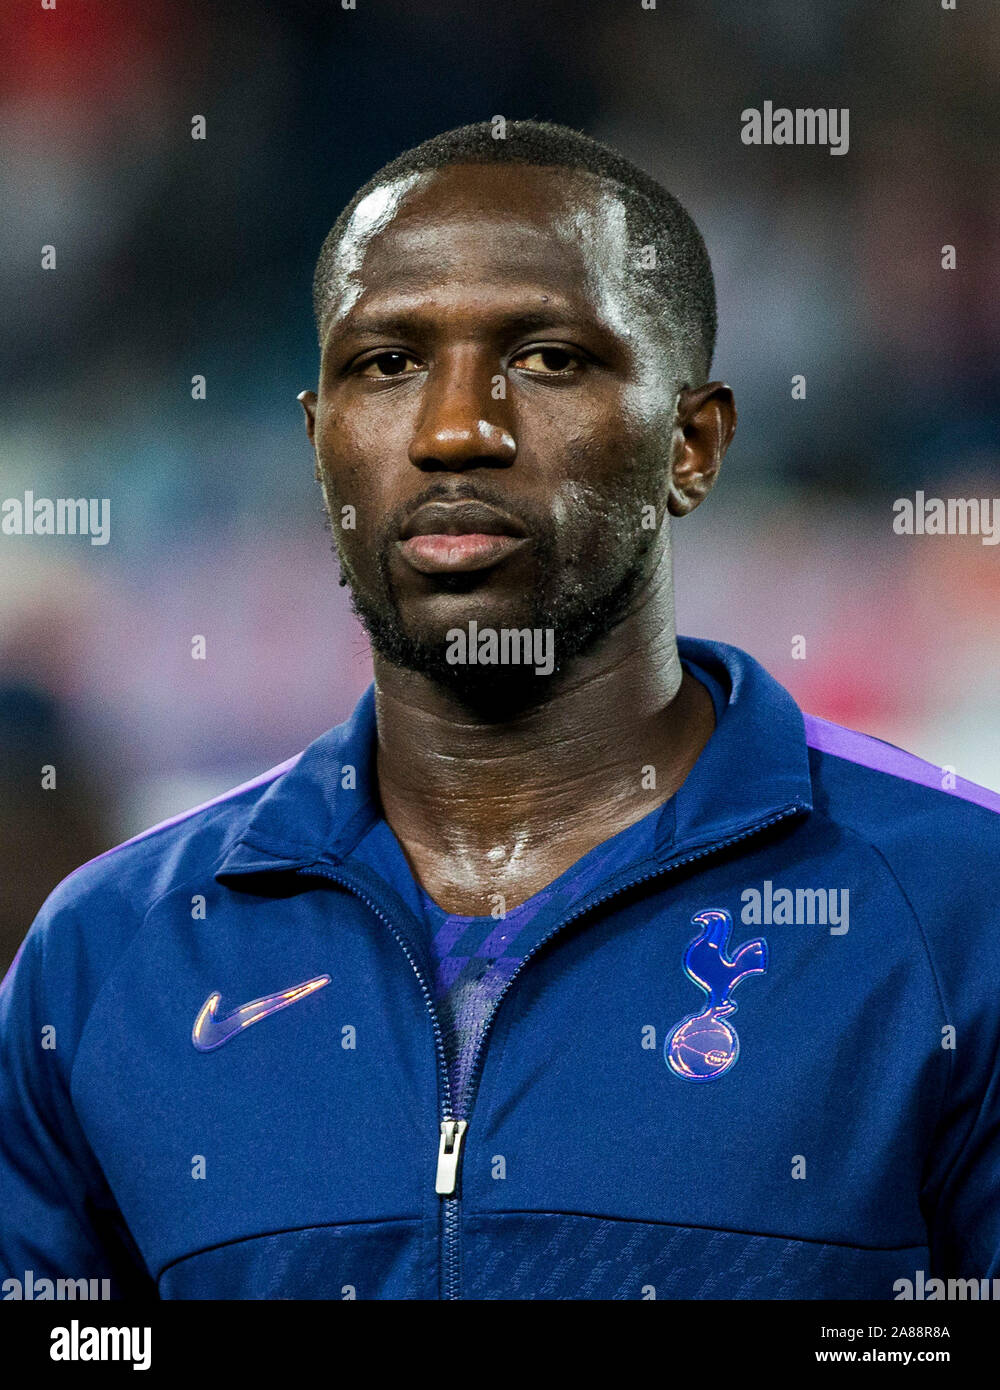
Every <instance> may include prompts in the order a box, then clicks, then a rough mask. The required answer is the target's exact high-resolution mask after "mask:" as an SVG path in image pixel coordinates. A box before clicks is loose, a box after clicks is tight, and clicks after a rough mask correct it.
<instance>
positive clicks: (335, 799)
mask: <svg viewBox="0 0 1000 1390" xmlns="http://www.w3.org/2000/svg"><path fill="white" fill-rule="evenodd" d="M497 135H499V136H501V137H502V138H494V136H497ZM315 303H316V310H317V316H318V322H319V329H320V341H321V347H322V361H321V369H320V380H319V386H318V391H316V392H311V391H308V392H303V394H302V396H301V400H302V403H303V406H304V409H305V414H306V422H307V428H308V433H309V437H310V439H311V441H312V443H313V445H314V448H315V456H316V468H317V476H318V478H319V480H320V482H321V484H322V488H323V493H324V497H325V500H326V505H327V509H328V513H329V518H330V523H331V528H332V530H333V534H334V537H335V542H336V547H337V550H338V553H339V558H340V564H341V568H342V574H343V576H344V579H345V581H346V582H347V583H348V584H349V585H350V587H351V591H352V595H353V600H354V603H355V606H356V609H357V611H358V613H359V615H360V616H361V618H362V620H363V621H364V623H365V624H366V626H367V629H368V631H369V633H370V635H371V639H372V645H373V650H374V663H375V680H374V685H373V687H372V688H370V689H369V691H368V692H367V693H366V694H365V696H364V697H363V699H362V700H361V702H360V703H359V705H358V707H357V709H356V710H355V712H354V715H353V716H352V718H351V719H350V720H349V721H348V722H347V723H346V724H345V725H342V726H341V727H339V728H336V729H333V730H332V731H331V732H329V733H327V734H324V735H323V736H322V737H321V738H319V739H317V741H316V742H315V743H313V744H312V745H311V746H310V747H309V748H308V749H306V750H305V752H304V753H303V754H301V755H300V756H299V757H298V758H293V759H292V760H291V761H290V762H288V763H286V764H283V765H282V766H281V767H279V768H276V769H273V770H272V771H271V772H270V773H267V774H265V775H264V776H263V777H261V778H259V779H257V780H256V781H255V782H251V783H249V784H247V785H246V786H244V787H241V788H238V789H237V790H236V791H234V792H232V793H230V794H228V795H227V796H224V797H221V798H219V799H218V800H217V801H215V802H213V803H210V804H209V805H207V806H205V807H201V808H199V809H197V810H195V811H193V812H190V813H188V814H187V815H186V816H181V817H178V818H176V819H175V820H174V821H171V822H167V823H166V824H165V825H163V826H159V827H156V828H155V829H154V830H152V831H148V832H146V834H145V835H142V836H139V837H138V838H137V839H136V840H134V841H131V842H129V843H128V844H127V845H126V846H122V847H119V848H118V849H117V850H114V851H111V852H110V853H109V854H107V855H105V856H102V857H101V858H100V859H98V860H95V861H93V862H92V863H91V864H89V865H86V866H85V867H84V868H82V869H81V870H78V871H77V872H76V873H75V874H73V875H71V876H70V878H69V879H67V880H66V881H65V882H64V883H63V884H62V885H60V887H59V888H58V889H57V890H56V891H55V893H54V894H53V895H52V896H51V898H50V899H49V901H48V903H47V904H46V906H45V908H44V909H43V911H42V913H41V915H40V917H39V920H38V921H37V922H36V924H35V926H34V928H33V929H32V931H31V933H30V934H29V936H28V938H27V941H26V942H25V944H24V946H23V948H22V951H21V953H20V958H19V961H18V962H17V964H16V966H15V968H14V970H13V972H12V974H11V976H10V977H9V978H8V980H7V981H6V983H5V985H4V987H3V994H2V1014H0V1030H2V1040H3V1069H2V1077H0V1085H2V1087H3V1095H2V1111H3V1124H2V1136H0V1145H2V1182H3V1189H2V1204H0V1205H2V1212H3V1216H2V1221H3V1233H2V1241H0V1254H2V1264H3V1275H4V1277H5V1278H8V1279H12V1280H15V1281H23V1280H24V1279H25V1277H26V1274H25V1271H27V1270H29V1269H30V1270H32V1271H33V1275H32V1277H33V1278H34V1279H35V1280H37V1279H39V1278H46V1277H47V1278H51V1279H58V1278H59V1277H88V1278H95V1277H96V1278H106V1279H108V1280H109V1281H110V1282H109V1287H110V1288H111V1290H112V1292H113V1293H114V1294H115V1295H116V1296H124V1297H128V1296H134V1295H138V1294H142V1293H153V1294H156V1295H158V1296H160V1297H163V1298H207V1297H213V1298H228V1297H237V1298H251V1297H257V1298H259V1297H282V1298H351V1297H357V1298H466V1299H483V1298H533V1299H542V1298H574V1299H609V1298H616V1299H622V1298H624V1299H629V1298H634V1299H642V1298H684V1299H695V1298H789V1297H803V1298H818V1297H835V1298H869V1297H870V1298H879V1299H891V1298H893V1297H895V1296H897V1294H898V1293H899V1292H900V1289H901V1288H902V1284H901V1282H900V1281H905V1280H910V1281H914V1280H915V1279H917V1278H920V1279H922V1278H924V1276H925V1275H926V1276H927V1277H928V1278H930V1277H932V1276H938V1277H940V1276H949V1277H950V1276H955V1277H965V1278H984V1277H992V1275H994V1274H996V1273H997V1272H998V1251H1000V1202H998V1201H997V1181H998V1175H1000V1138H998V1125H1000V1081H998V1074H997V1069H996V1060H995V1059H996V1056H997V1044H998V1035H1000V1008H998V1005H997V995H996V980H997V978H998V973H1000V936H998V932H997V918H996V911H997V909H996V896H997V895H996V873H995V867H994V866H995V863H996V855H997V848H998V834H997V826H998V822H997V819H996V813H997V811H998V810H1000V798H998V797H996V796H994V795H993V794H992V793H989V792H986V791H983V790H982V789H980V788H978V787H975V786H972V785H971V784H969V783H965V782H957V783H956V784H955V785H951V783H949V782H948V779H947V778H944V779H943V778H942V773H941V771H940V769H937V768H934V767H931V766H929V765H928V764H925V763H922V762H920V761H919V760H918V759H916V758H913V757H911V756H910V755H908V754H906V753H903V752H901V751H899V750H897V749H895V748H892V747H890V746H889V745H886V744H883V743H880V742H878V741H876V740H873V739H870V738H867V737H865V736H863V735H860V734H856V733H851V732H849V731H847V730H842V729H838V728H836V727H835V726H833V725H831V724H828V723H826V722H824V721H823V720H818V719H809V718H804V717H803V715H802V714H801V713H800V711H799V709H798V708H797V706H796V705H795V703H794V702H793V701H792V699H791V697H790V696H789V695H788V694H787V693H786V692H785V691H784V690H783V689H782V688H781V687H780V686H779V685H777V684H776V682H775V681H773V680H772V679H771V678H770V677H769V676H768V675H767V674H766V672H765V671H763V670H762V669H761V668H760V666H758V665H757V664H756V663H755V662H754V661H753V660H752V659H751V658H750V657H748V656H747V655H746V654H744V653H743V652H740V651H738V650H736V649H734V648H731V647H725V646H722V645H720V644H716V643H711V642H704V641H692V640H689V639H681V640H680V641H679V642H678V641H677V639H676V638H675V628H674V612H673V590H672V581H671V558H670V526H671V520H672V519H673V518H680V517H683V516H684V515H686V514H687V513H688V512H690V511H691V510H692V509H693V508H694V507H696V506H697V505H698V504H699V503H700V502H701V501H702V500H703V498H704V497H705V496H706V494H707V493H708V492H709V490H710V489H711V487H712V485H713V483H714V482H715V479H716V475H717V473H718V470H719V466H720V463H721V461H722V458H723V455H724V453H725V451H726V447H727V445H728V443H729V441H730V438H731V436H732V433H733V429H734V426H735V420H736V415H735V410H734V405H733V398H732V394H731V392H730V390H729V388H728V387H727V386H724V385H722V384H721V383H719V382H717V381H712V380H710V379H709V377H710V364H711V357H712V347H713V338H714V331H715V307H714V289H713V284H712V277H711V270H710V267H709V262H708V258H707V255H706V253H705V249H704V246H703V243H702V241H701V238H700V236H699V234H698V232H697V231H696V229H695V228H694V226H693V224H692V223H691V221H690V219H689V218H688V216H687V214H686V213H685V212H684V211H683V210H682V209H681V208H680V206H679V205H678V204H677V203H676V201H675V200H674V199H673V198H672V197H670V195H668V194H667V193H665V192H664V190H662V189H661V188H659V186H658V185H656V184H655V183H653V181H652V180H650V179H649V178H648V177H647V176H645V175H644V174H642V173H640V172H639V171H638V170H637V169H635V168H634V167H633V166H632V165H630V164H629V163H627V162H626V161H625V160H623V159H621V158H619V157H618V156H617V155H615V154H613V153H612V152H610V151H608V150H605V149H604V148H603V147H601V146H599V145H596V144H594V143H593V142H592V141H590V140H588V139H585V138H584V137H582V136H579V135H577V134H575V133H573V132H571V131H568V130H565V129H562V128H559V127H553V126H546V125H540V124H536V123H533V122H518V123H511V124H509V125H508V126H507V127H506V130H498V129H496V128H493V127H490V126H486V125H484V126H472V127H467V128H463V129H461V130H458V131H453V132H450V133H448V134H446V135H444V136H441V137H438V138H436V139H434V140H432V141H430V142H428V143H427V144H425V145H422V146H420V147H419V148H418V149H416V150H414V151H410V152H409V153H408V154H405V155H403V156H402V157H401V158H400V159H399V160H397V161H395V162H394V163H393V164H391V165H389V166H387V168H386V169H385V170H383V171H381V172H380V173H379V174H378V175H376V177H375V178H374V179H373V180H372V182H371V183H370V184H368V185H367V186H366V187H365V188H364V189H362V190H361V192H360V193H359V194H358V195H357V196H356V197H355V199H354V200H353V201H352V203H351V204H350V205H349V207H348V208H347V209H346V210H345V213H344V214H343V215H342V216H341V218H340V219H339V220H338V222H337V224H336V225H335V227H334V229H333V231H332V232H331V235H330V237H329V238H328V239H327V242H326V244H325V246H324V249H323V252H322V254H321V257H320V261H319V265H318V267H317V275H316V284H315ZM943 783H944V784H943ZM737 1009H738V1010H739V1012H738V1013H737ZM12 1287H13V1285H12Z"/></svg>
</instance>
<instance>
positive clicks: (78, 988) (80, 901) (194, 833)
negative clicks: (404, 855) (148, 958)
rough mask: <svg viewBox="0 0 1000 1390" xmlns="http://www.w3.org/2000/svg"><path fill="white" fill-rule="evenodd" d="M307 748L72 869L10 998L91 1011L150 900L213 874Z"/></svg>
mask: <svg viewBox="0 0 1000 1390" xmlns="http://www.w3.org/2000/svg"><path fill="white" fill-rule="evenodd" d="M299 757H301V754H299V755H296V757H294V758H290V759H288V760H287V761H286V762H284V763H280V764H279V765H278V766H277V767H273V768H271V769H270V770H269V771H268V772H265V773H263V774H261V775H260V776H259V777H255V778H253V779H252V780H251V781H249V782H245V783H242V784H241V785H240V786H238V787H234V788H233V789H232V790H231V791H228V792H224V793H223V794H222V795H221V796H217V797H214V798H213V799H212V800H211V801H207V802H205V803H204V804H203V805H200V806H195V807H193V808H192V809H191V810H189V811H185V812H182V813H181V814H180V815H176V816H172V817H170V819H169V820H165V821H162V822H160V823H159V824H158V825H154V826H151V827H150V828H149V829H148V830H144V831H142V832H141V833H140V834H138V835H135V836H133V837H132V838H131V839H129V840H126V841H124V842H123V843H122V844H120V845H116V846H115V847H114V848H113V849H110V850H107V851H105V853H103V854H100V855H98V856H97V857H96V858H95V859H91V860H89V861H88V862H87V863H86V864H83V865H81V867H80V868H78V869H74V871H73V872H72V873H71V874H69V875H68V876H67V877H66V878H64V879H63V880H62V882H61V883H59V884H58V885H57V886H56V887H55V888H54V889H53V891H52V892H51V893H50V894H49V896H48V897H47V898H46V900H45V902H44V903H43V905H42V907H41V909H40V911H39V913H38V915H37V917H36V918H35V921H34V923H33V924H32V926H31V929H30V931H29V932H28V933H27V935H26V937H25V939H24V941H23V943H22V945H21V948H20V950H19V951H18V953H17V956H16V957H15V960H14V964H13V965H12V966H11V969H10V971H9V972H8V974H7V977H6V979H5V980H4V984H3V990H4V993H5V994H6V995H7V996H8V998H9V997H10V996H11V995H12V994H16V995H18V996H19V997H20V999H21V1000H22V1001H23V1002H27V1001H28V999H29V998H34V1000H35V1002H36V1003H40V1002H41V1000H42V999H43V998H45V999H48V1000H50V1001H51V1002H52V1004H53V1005H56V1004H57V1003H58V1001H59V999H60V998H62V999H63V1000H64V1001H66V1003H67V1006H69V1000H70V999H72V1001H73V1006H72V1012H74V1013H79V1012H80V1011H81V1010H82V1011H83V1012H85V1011H86V1008H87V1007H88V1006H89V1002H91V1001H92V1000H93V998H94V997H95V995H96V994H97V992H98V990H99V989H100V986H101V983H102V982H103V980H104V979H105V978H106V977H107V976H108V974H109V973H110V971H111V970H112V969H113V967H114V964H115V962H116V961H117V960H118V959H119V958H120V957H121V955H122V953H123V952H124V951H126V950H127V949H128V946H129V944H130V942H131V941H132V939H133V938H134V937H135V935H136V934H137V933H138V932H139V931H140V930H141V928H142V924H143V921H144V919H145V918H146V915H147V914H148V912H149V910H150V908H151V907H152V906H153V905H154V904H155V903H156V902H157V901H158V900H159V899H160V898H161V897H162V896H163V895H164V894H165V893H168V892H170V891H171V890H173V889H175V888H177V887H180V886H181V885H183V884H185V883H187V882H192V883H196V882H199V881H201V882H204V881H206V880H208V879H210V878H211V876H212V874H213V873H214V871H215V868H216V866H217V864H218V863H219V862H220V861H221V859H222V857H223V856H224V855H225V853H226V851H227V849H228V848H229V846H230V845H231V844H232V843H233V841H234V840H236V839H237V838H238V837H239V836H240V834H241V833H242V831H243V828H244V827H245V825H246V823H247V821H248V819H249V817H250V815H251V814H252V812H253V810H254V809H255V807H256V805H257V802H258V801H259V799H260V798H261V797H262V796H263V795H264V794H265V793H266V792H267V791H268V789H269V788H270V787H271V786H272V785H273V784H274V783H275V782H276V781H277V780H278V779H279V778H280V777H282V776H283V775H284V773H286V772H287V771H289V770H290V769H291V768H292V767H293V766H294V765H295V764H296V762H297V761H298V759H299Z"/></svg>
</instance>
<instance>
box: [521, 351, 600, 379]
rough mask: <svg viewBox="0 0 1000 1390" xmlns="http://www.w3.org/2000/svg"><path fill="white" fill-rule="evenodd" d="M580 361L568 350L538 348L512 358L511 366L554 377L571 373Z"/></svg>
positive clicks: (579, 358)
mask: <svg viewBox="0 0 1000 1390" xmlns="http://www.w3.org/2000/svg"><path fill="white" fill-rule="evenodd" d="M582 361H583V359H582V357H580V356H579V355H578V354H577V353H575V352H570V351H569V349H568V348H561V347H540V348H531V349H530V351H528V352H522V353H521V355H520V357H515V358H514V360H513V361H512V362H511V366H512V367H520V368H521V370H522V371H526V372H537V373H538V374H539V375H541V376H555V375H561V374H563V373H565V372H571V371H573V370H574V368H576V367H579V366H580V365H581V363H582Z"/></svg>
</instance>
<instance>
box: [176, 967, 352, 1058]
mask: <svg viewBox="0 0 1000 1390" xmlns="http://www.w3.org/2000/svg"><path fill="white" fill-rule="evenodd" d="M329 983H330V976H329V975H317V976H316V978H315V979H314V980H306V981H305V983H304V984H301V985H292V987H291V989H281V990H278V992H277V994H265V995H264V997H263V998H262V999H251V1000H250V1003H249V1004H242V1005H241V1006H240V1007H239V1008H238V1009H234V1010H233V1012H232V1013H231V1014H226V1016H225V1018H219V1017H218V1012H217V1011H218V1008H219V1004H220V1003H221V1001H222V995H221V994H219V993H218V992H216V993H215V994H210V995H209V996H208V998H207V999H206V1000H205V1002H204V1004H202V1006H201V1009H200V1010H199V1011H198V1017H197V1018H196V1019H195V1021H194V1027H193V1028H192V1030H191V1041H192V1042H193V1043H194V1045H195V1047H196V1048H197V1049H198V1051H199V1052H211V1051H212V1050H213V1049H214V1048H216V1047H221V1046H222V1044H223V1043H227V1042H228V1041H229V1039H230V1038H235V1036H236V1034H237V1033H241V1032H242V1031H243V1029H244V1028H249V1027H250V1025H251V1024H252V1023H259V1022H260V1021H261V1019H262V1018H267V1016H268V1015H269V1014H276V1013H277V1012H278V1010H279V1009H287V1008H288V1006H289V1004H297V1003H298V1002H299V1000H300V999H305V997H306V996H307V995H309V994H315V992H316V990H318V989H322V988H323V986H324V985H328V984H329Z"/></svg>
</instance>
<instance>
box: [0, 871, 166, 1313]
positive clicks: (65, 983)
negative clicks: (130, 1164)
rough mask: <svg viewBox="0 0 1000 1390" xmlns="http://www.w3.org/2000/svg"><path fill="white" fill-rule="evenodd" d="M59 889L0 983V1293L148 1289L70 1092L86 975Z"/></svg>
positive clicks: (146, 1292)
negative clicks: (83, 1282)
mask: <svg viewBox="0 0 1000 1390" xmlns="http://www.w3.org/2000/svg"><path fill="white" fill-rule="evenodd" d="M58 897H59V890H58V889H57V890H56V893H55V894H53V895H52V897H50V899H49V901H48V902H47V903H46V905H45V906H44V907H43V908H42V911H41V913H40V914H39V916H38V918H37V919H36V921H35V924H34V926H33V927H32V929H31V931H30V932H29V933H28V936H27V937H26V938H25V940H24V942H23V943H22V945H21V948H20V950H19V951H18V954H17V957H16V958H15V961H14V964H13V965H12V966H11V968H10V970H9V971H8V973H7V976H6V978H5V979H4V981H3V984H2V985H0V1299H16V1298H19V1297H22V1296H24V1293H23V1290H24V1289H25V1286H26V1285H28V1286H29V1288H30V1286H31V1284H33V1285H34V1287H35V1289H36V1290H37V1288H38V1283H39V1280H42V1279H51V1280H53V1281H54V1280H57V1279H72V1280H80V1279H87V1280H90V1279H97V1280H107V1281H108V1283H107V1284H106V1285H98V1288H99V1289H100V1290H101V1293H102V1295H103V1294H109V1295H110V1297H112V1298H126V1297H155V1296H156V1293H155V1285H154V1284H153V1282H152V1281H151V1280H150V1278H149V1275H148V1273H147V1271H146V1270H145V1268H144V1266H143V1264H142V1261H141V1258H140V1256H139V1252H138V1250H137V1249H136V1247H135V1243H134V1241H133V1240H132V1238H131V1236H130V1235H129V1233H128V1231H127V1229H126V1227H125V1223H124V1221H123V1219H122V1217H121V1214H120V1212H119V1211H118V1210H117V1207H116V1205H115V1202H114V1199H113V1197H112V1194H111V1192H110V1191H109V1189H108V1185H107V1182H106V1180H105V1178H104V1175H103V1173H102V1171H101V1168H100V1165H99V1164H98V1162H97V1160H96V1158H95V1156H94V1154H93V1152H92V1150H91V1149H90V1146H89V1145H88V1143H87V1140H86V1136H85V1134H84V1133H83V1130H82V1127H81V1125H80V1122H79V1118H78V1116H77V1115H76V1113H75V1111H74V1107H73V1103H72V1099H71V1095H70V1084H69V1083H70V1076H71V1073H72V1059H73V1056H74V1055H75V1051H76V1046H77V1044H78V1042H79V1037H80V1033H81V1031H82V1027H83V1024H84V1022H85V1019H86V1014H87V1011H88V1007H89V1005H88V995H90V994H91V993H92V988H93V981H92V980H88V978H87V975H88V971H87V969H86V963H85V961H81V960H80V959H79V957H80V955H81V954H82V953H81V952H80V951H79V949H78V948H77V947H76V946H75V944H74V943H75V942H76V941H78V940H79V938H78V937H77V935H76V931H75V924H74V923H73V922H72V921H71V920H69V914H68V913H67V912H66V911H65V910H63V911H60V910H59V909H58V908H54V907H53V902H54V900H55V901H58ZM29 1271H30V1275H29ZM28 1296H29V1297H30V1296H32V1295H31V1293H30V1292H29V1293H28ZM34 1296H35V1297H37V1296H38V1293H37V1292H36V1293H35V1294H34Z"/></svg>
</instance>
